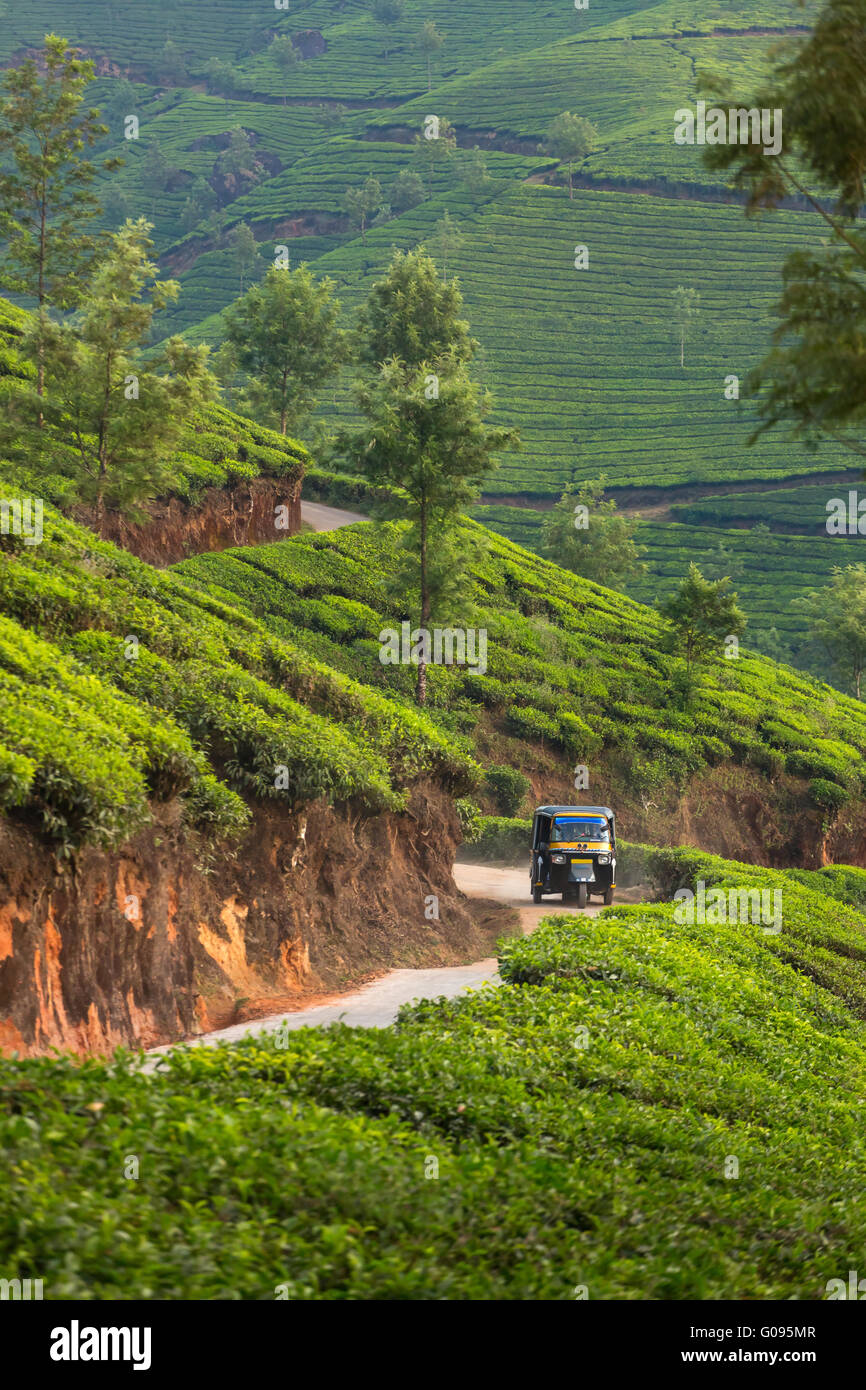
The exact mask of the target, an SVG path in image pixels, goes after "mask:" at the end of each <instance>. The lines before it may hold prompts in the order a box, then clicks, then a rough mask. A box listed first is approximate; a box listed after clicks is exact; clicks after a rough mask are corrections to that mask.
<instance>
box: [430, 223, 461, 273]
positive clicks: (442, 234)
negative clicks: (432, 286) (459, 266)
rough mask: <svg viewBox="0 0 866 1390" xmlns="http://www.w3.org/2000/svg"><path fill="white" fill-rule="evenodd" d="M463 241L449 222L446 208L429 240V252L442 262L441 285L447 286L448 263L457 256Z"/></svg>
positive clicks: (455, 226)
mask: <svg viewBox="0 0 866 1390" xmlns="http://www.w3.org/2000/svg"><path fill="white" fill-rule="evenodd" d="M463 240H464V238H463V235H462V233H461V231H460V228H459V227H458V226H457V224H456V223H455V222H453V221H452V220H451V214H450V213H449V212H448V209H447V208H446V209H445V214H444V216H442V217H440V218H439V220H438V222H437V223H436V227H435V230H434V232H433V235H432V237H431V238H430V243H431V250H432V251H433V253H434V255H435V256H437V257H438V258H439V260H440V261H441V262H442V283H443V284H445V285H447V284H448V262H449V260H453V258H454V257H455V256H456V255H457V253H458V251H459V250H460V248H461V246H462V245H463Z"/></svg>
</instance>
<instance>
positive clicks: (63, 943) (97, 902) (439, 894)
mask: <svg viewBox="0 0 866 1390" xmlns="http://www.w3.org/2000/svg"><path fill="white" fill-rule="evenodd" d="M253 815H254V819H253V823H252V828H251V830H250V831H249V832H248V833H247V835H246V836H245V837H244V838H243V840H242V841H241V842H240V843H239V844H238V845H237V846H236V847H235V848H234V849H233V850H231V851H229V850H227V849H225V848H222V849H221V850H220V851H218V852H217V854H216V855H215V856H214V858H213V860H212V862H207V861H206V859H204V858H203V857H202V851H201V847H200V846H198V845H197V844H196V843H195V840H194V838H193V837H191V836H190V835H188V834H185V833H184V831H183V829H182V828H181V826H180V825H179V823H178V808H177V807H176V806H173V805H168V806H163V807H161V808H159V820H158V822H157V823H156V824H155V825H154V826H153V827H151V829H149V830H148V831H146V832H143V833H142V834H141V835H139V836H137V837H136V838H135V839H134V840H133V841H131V842H130V843H129V844H128V845H126V846H124V848H123V849H122V850H119V851H117V852H114V853H104V852H102V851H98V850H85V851H83V852H82V853H81V854H79V855H76V856H75V857H74V858H73V860H72V861H70V862H66V863H64V862H62V861H60V860H58V859H57V858H56V857H55V856H54V855H53V853H52V851H51V847H50V846H49V845H48V844H47V843H46V842H45V841H43V840H42V838H41V837H40V836H38V835H36V834H35V833H34V832H32V831H29V830H27V829H26V828H24V827H22V826H18V825H15V824H14V823H13V822H11V821H5V822H3V823H2V824H0V1048H2V1049H3V1050H4V1051H7V1052H8V1051H13V1050H17V1051H18V1052H19V1053H21V1054H23V1055H31V1056H35V1055H40V1054H43V1053H46V1052H48V1051H50V1050H51V1048H53V1047H59V1048H63V1049H68V1050H71V1051H74V1052H79V1053H105V1052H108V1051H110V1050H111V1049H112V1048H114V1047H116V1046H118V1045H137V1044H141V1045H143V1046H154V1045H157V1044H159V1043H164V1042H171V1041H174V1040H177V1039H180V1038H184V1037H189V1036H194V1035H196V1034H198V1033H201V1032H203V1031H208V1030H210V1029H214V1028H221V1027H225V1026H227V1025H229V1024H234V1023H238V1022H240V1021H242V1020H243V1019H245V1018H247V1017H251V1016H254V1015H255V1014H261V1013H274V1012H275V1011H276V1010H278V1009H285V1008H287V1007H288V1006H289V1004H291V1003H292V1002H295V1003H297V1002H299V1001H300V1000H301V999H302V998H304V999H306V1000H307V1002H309V1000H310V999H311V998H314V997H321V996H322V995H325V994H331V993H334V992H336V991H342V990H344V989H346V988H348V987H349V986H352V985H356V984H357V983H359V982H360V981H363V980H365V979H369V978H370V977H371V975H375V974H378V973H381V972H383V971H385V970H388V969H391V968H393V967H395V966H398V967H399V966H402V967H414V968H418V967H423V966H434V965H458V964H463V963H464V962H465V961H466V960H467V959H470V960H472V959H478V958H480V957H483V956H487V955H489V953H490V950H491V948H492V945H493V942H494V940H495V938H496V936H497V935H499V934H500V933H501V932H502V929H503V918H502V913H501V909H500V908H499V907H498V906H497V905H490V904H484V903H481V904H479V905H477V906H476V905H475V904H472V905H470V904H468V902H467V900H466V899H464V898H462V897H461V895H460V894H459V893H458V891H457V889H456V887H455V885H454V881H453V879H452V876H451V865H452V862H453V857H454V851H455V848H456V845H457V843H458V841H459V838H460V830H459V824H458V822H457V817H456V814H455V812H454V809H453V806H452V804H451V801H450V799H449V798H448V797H447V795H446V794H445V793H444V792H443V791H442V790H441V789H440V788H438V787H436V786H434V785H432V784H429V783H425V784H419V785H418V786H416V788H415V789H414V791H413V793H412V795H411V799H410V804H409V809H408V810H407V812H405V813H404V814H402V815H394V814H387V815H369V814H365V813H364V812H363V811H361V810H359V809H358V808H357V807H353V806H350V805H346V806H342V807H340V808H336V809H335V808H331V807H329V806H327V805H326V804H325V803H324V802H316V803H314V804H313V805H311V806H309V807H307V808H306V809H305V810H303V811H295V812H292V811H289V810H280V809H279V808H277V807H275V806H272V805H268V806H262V805H256V806H255V807H254V808H253ZM434 899H435V900H436V909H437V910H438V917H437V916H435V913H434V908H433V903H434Z"/></svg>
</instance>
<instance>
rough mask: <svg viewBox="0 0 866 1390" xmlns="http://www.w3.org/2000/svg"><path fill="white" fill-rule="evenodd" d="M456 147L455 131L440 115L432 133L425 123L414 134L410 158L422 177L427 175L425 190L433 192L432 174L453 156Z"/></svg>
mask: <svg viewBox="0 0 866 1390" xmlns="http://www.w3.org/2000/svg"><path fill="white" fill-rule="evenodd" d="M456 149H457V133H456V131H455V129H454V127H453V125H452V124H451V122H450V121H448V120H446V119H445V118H444V117H442V118H441V119H440V120H439V121H438V128H437V131H436V134H435V135H434V134H433V133H432V132H431V131H429V130H428V129H427V126H426V123H425V129H424V133H423V134H422V135H416V136H415V141H414V144H413V146H412V158H413V159H414V160H415V162H416V164H417V165H418V167H419V168H420V170H421V173H422V177H423V175H424V174H426V175H427V192H428V194H430V193H432V192H433V175H434V173H435V172H436V169H437V167H438V166H439V165H440V164H446V163H448V162H450V161H451V160H452V159H453V158H454V151H455V150H456Z"/></svg>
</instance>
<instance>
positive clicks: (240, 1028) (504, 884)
mask: <svg viewBox="0 0 866 1390" xmlns="http://www.w3.org/2000/svg"><path fill="white" fill-rule="evenodd" d="M301 519H302V521H306V522H307V523H308V524H309V525H310V526H311V527H312V528H313V530H314V531H336V530H337V529H338V528H339V527H341V526H351V525H352V524H353V522H356V521H367V520H368V519H369V518H368V517H365V516H362V515H361V513H360V512H350V511H344V510H343V509H342V508H339V507H329V506H326V505H325V504H324V503H321V502H302V503H301ZM454 881H455V883H456V885H457V887H458V889H459V890H460V892H462V893H465V894H466V895H467V897H471V898H485V899H492V900H494V901H495V902H500V903H502V904H503V906H508V907H511V908H516V909H517V911H518V913H519V917H520V925H521V928H522V930H523V931H524V933H528V932H531V931H533V930H534V929H535V927H536V926H537V925H538V923H539V922H540V921H541V919H542V918H543V917H549V916H550V915H551V914H552V913H554V912H564V913H567V914H568V915H570V916H578V915H580V916H590V917H595V916H596V915H597V914H598V913H599V912H601V911H602V904H601V903H598V902H595V903H589V904H588V905H587V907H586V908H584V909H583V911H581V909H579V908H578V907H577V905H576V904H575V905H571V904H569V905H568V906H565V905H564V904H563V903H562V902H561V901H560V899H559V898H548V899H547V900H546V902H543V903H541V904H538V905H536V904H534V903H533V902H531V900H530V897H529V875H528V872H527V870H526V869H525V868H519V869H518V868H503V867H499V866H495V865H492V864H455V865H454ZM644 897H645V891H644V890H643V889H640V888H629V889H625V890H622V891H619V890H618V891H617V900H618V901H619V902H640V901H641V900H642V899H643V898H644ZM512 920H513V919H512ZM499 983H500V980H499V975H498V974H497V969H496V960H495V958H494V957H488V959H486V960H477V961H474V962H472V964H470V965H452V966H436V967H434V968H433V969H431V970H390V971H388V973H387V974H386V975H383V976H382V977H381V979H378V980H374V981H372V983H371V984H368V985H365V986H364V987H363V988H362V989H359V990H356V991H354V992H353V993H350V994H344V995H340V996H337V997H336V998H334V999H332V1000H329V1002H328V1003H325V1004H311V1005H310V1006H309V1007H307V1008H300V1009H296V1010H294V1011H292V1012H291V1013H286V1012H285V1011H284V1012H282V1013H277V1014H269V1015H268V1016H267V1017H265V1018H257V1019H250V1020H249V1021H248V1022H246V1023H236V1024H232V1026H231V1027H229V1028H220V1029H217V1030H216V1031H215V1032H212V1033H202V1034H201V1036H200V1037H197V1038H190V1039H188V1040H187V1041H185V1042H182V1043H170V1044H167V1045H166V1046H164V1047H154V1048H151V1049H149V1051H148V1053H147V1058H148V1060H147V1061H146V1062H145V1064H144V1069H145V1070H147V1071H152V1070H153V1068H154V1067H155V1066H156V1063H157V1060H158V1058H159V1056H160V1055H161V1054H163V1053H166V1052H171V1051H172V1050H173V1049H174V1048H176V1047H208V1046H214V1045H215V1044H217V1043H221V1042H239V1041H240V1039H241V1038H246V1037H259V1036H262V1035H264V1034H268V1033H275V1032H276V1031H277V1029H289V1030H293V1029H295V1028H315V1027H323V1026H325V1025H326V1024H328V1023H337V1022H340V1023H346V1024H348V1025H349V1026H350V1027H353V1028H387V1027H388V1026H389V1025H390V1024H392V1023H393V1022H394V1020H395V1019H396V1017H397V1014H398V1012H399V1010H400V1008H401V1007H402V1005H403V1004H409V1003H411V1002H412V1001H413V1000H417V999H439V998H442V997H444V998H447V999H452V998H454V997H455V996H456V995H460V994H465V993H467V991H470V990H476V989H483V988H492V987H494V986H496V985H498V984H499ZM150 1059H152V1060H150Z"/></svg>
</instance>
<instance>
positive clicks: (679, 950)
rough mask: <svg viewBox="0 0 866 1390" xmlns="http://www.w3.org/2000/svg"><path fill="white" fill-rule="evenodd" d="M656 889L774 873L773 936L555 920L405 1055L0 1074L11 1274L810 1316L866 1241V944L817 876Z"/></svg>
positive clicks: (49, 1292) (413, 1037)
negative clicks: (860, 955)
mask: <svg viewBox="0 0 866 1390" xmlns="http://www.w3.org/2000/svg"><path fill="white" fill-rule="evenodd" d="M647 853H648V855H649V856H650V857H651V856H652V855H653V853H654V852H653V851H647ZM654 871H655V872H657V874H658V875H659V877H661V876H665V875H666V876H667V877H668V879H669V881H670V882H677V883H678V884H680V885H684V884H685V883H686V882H695V881H696V876H697V877H698V878H704V879H706V880H707V881H710V880H711V879H712V880H714V881H716V882H718V883H720V884H722V885H724V886H725V887H726V888H731V887H737V886H741V885H742V884H743V883H744V882H747V881H751V878H752V877H753V876H758V877H760V876H762V875H763V876H764V878H765V879H766V881H767V882H768V883H769V884H771V885H772V886H773V887H774V888H779V887H781V891H782V893H783V902H784V922H783V930H782V932H781V934H780V936H779V938H770V937H768V936H766V935H765V934H764V933H763V932H762V931H761V928H760V926H754V925H751V924H740V925H738V924H731V923H727V924H725V925H722V926H697V925H695V926H691V927H690V926H683V925H679V924H678V923H677V921H676V920H675V915H674V914H675V906H674V904H672V903H663V904H659V905H656V906H642V907H633V908H616V909H613V910H609V911H607V912H605V913H603V914H602V915H601V916H599V917H596V918H581V919H580V920H577V919H575V918H573V917H567V918H566V917H562V916H560V917H555V916H554V917H552V918H549V919H548V920H547V921H546V922H545V924H543V925H542V926H541V927H540V928H539V929H538V930H537V931H536V932H535V934H534V935H533V936H532V937H530V938H525V939H521V940H511V941H509V942H507V943H506V944H505V945H504V947H503V950H502V956H501V968H502V975H503V978H504V981H505V983H504V985H503V986H502V987H501V988H499V989H496V990H493V989H490V990H483V991H481V992H479V993H477V994H475V995H473V996H469V997H466V998H463V999H462V1000H457V1001H454V1000H452V1001H445V1000H440V1001H431V1002H426V1003H422V1004H419V1005H417V1006H415V1007H414V1008H409V1009H406V1010H404V1011H403V1014H402V1015H401V1019H400V1022H399V1023H398V1025H397V1026H395V1027H394V1028H390V1029H384V1030H357V1029H349V1028H345V1027H342V1026H334V1027H332V1028H330V1029H327V1030H313V1029H309V1030H307V1029H304V1030H301V1031H299V1032H291V1033H289V1032H285V1033H283V1034H279V1033H278V1034H277V1035H270V1036H266V1037H262V1038H260V1039H249V1040H247V1041H245V1042H244V1043H242V1044H240V1045H237V1046H234V1047H225V1046H224V1047H220V1048H218V1049H212V1048H192V1049H189V1050H186V1051H184V1050H180V1051H177V1052H175V1053H172V1054H170V1055H169V1056H168V1057H166V1058H165V1059H163V1060H162V1061H161V1062H160V1065H159V1069H158V1071H157V1072H156V1073H155V1074H153V1075H147V1074H142V1073H141V1072H140V1071H139V1070H138V1069H137V1064H136V1062H135V1060H134V1059H132V1058H130V1057H128V1056H122V1055H118V1056H117V1057H116V1058H115V1059H114V1060H113V1061H112V1062H110V1063H100V1062H95V1061H88V1062H84V1063H81V1062H79V1061H77V1060H75V1061H73V1060H64V1059H54V1060H38V1061H26V1062H15V1061H5V1062H2V1063H0V1148H2V1151H3V1157H4V1168H5V1172H6V1174H7V1181H6V1182H5V1183H4V1185H3V1188H2V1189H0V1267H2V1268H3V1270H4V1273H6V1274H7V1277H13V1276H15V1275H16V1274H17V1275H19V1276H21V1277H24V1276H26V1275H28V1274H31V1275H38V1276H40V1277H42V1278H43V1279H44V1280H45V1291H46V1297H48V1298H75V1297H87V1298H98V1297H118V1298H139V1297H145V1298H147V1297H160V1298H167V1297H197V1298H200V1297H217V1298H250V1299H261V1300H266V1299H271V1298H274V1297H276V1296H281V1297H286V1296H287V1297H290V1298H293V1299H298V1298H300V1299H305V1298H422V1299H423V1298H429V1299H442V1298H502V1299H519V1298H551V1299H571V1298H573V1297H574V1296H575V1289H576V1288H577V1287H578V1286H580V1285H583V1286H585V1287H586V1290H587V1292H588V1295H589V1297H590V1298H676V1299H680V1298H683V1299H685V1298H709V1299H720V1298H738V1299H739V1298H747V1299H748V1298H770V1299H789V1298H794V1299H797V1298H800V1299H810V1298H822V1297H824V1296H825V1290H826V1284H827V1282H828V1281H829V1280H830V1279H832V1278H837V1277H841V1276H844V1273H845V1271H846V1270H847V1268H848V1263H849V1255H850V1254H851V1252H854V1251H856V1250H858V1249H861V1248H862V1247H863V1242H864V1239H866V1211H864V1207H863V1203H862V1188H863V1181H864V1177H866V1141H864V1127H863V1100H862V1097H863V1095H864V1093H866V1029H864V1024H863V1022H862V1021H861V1019H862V1017H863V1014H864V1010H866V971H864V966H863V963H862V961H857V960H856V959H855V953H856V949H857V947H858V944H859V947H861V948H862V947H863V946H864V945H866V918H864V917H863V916H861V914H860V913H859V912H857V911H856V910H855V909H854V908H852V907H851V906H850V905H848V904H846V903H845V902H843V901H842V900H837V901H834V899H833V897H832V896H829V895H827V894H826V893H824V892H822V891H820V889H819V888H818V887H817V880H819V879H822V877H825V876H822V875H821V874H816V875H814V876H813V878H814V879H815V880H816V886H815V887H811V886H807V885H806V883H805V882H801V881H798V880H796V879H794V878H791V877H790V876H788V875H786V874H784V873H780V874H773V873H770V872H769V871H767V870H752V869H750V868H748V867H747V866H741V865H736V864H729V863H725V861H722V860H717V859H713V858H711V857H709V856H701V855H699V854H697V853H694V852H693V853H691V854H690V855H688V854H684V853H678V852H660V859H659V862H658V863H657V864H655V865H654ZM833 874H834V879H835V880H836V881H839V882H842V881H846V876H847V874H848V871H847V870H843V869H840V870H838V871H833ZM833 960H837V961H839V962H843V961H845V962H847V964H849V965H853V966H854V967H855V968H854V972H853V973H852V974H850V975H846V974H840V975H838V976H836V975H834V973H833V971H832V969H830V968H829V967H828V965H827V962H829V961H833ZM820 971H823V974H824V979H823V981H822V982H820V983H819V982H818V980H817V972H820ZM131 1160H135V1161H134V1162H131ZM130 1174H132V1176H130ZM82 1232H84V1234H83V1235H82Z"/></svg>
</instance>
